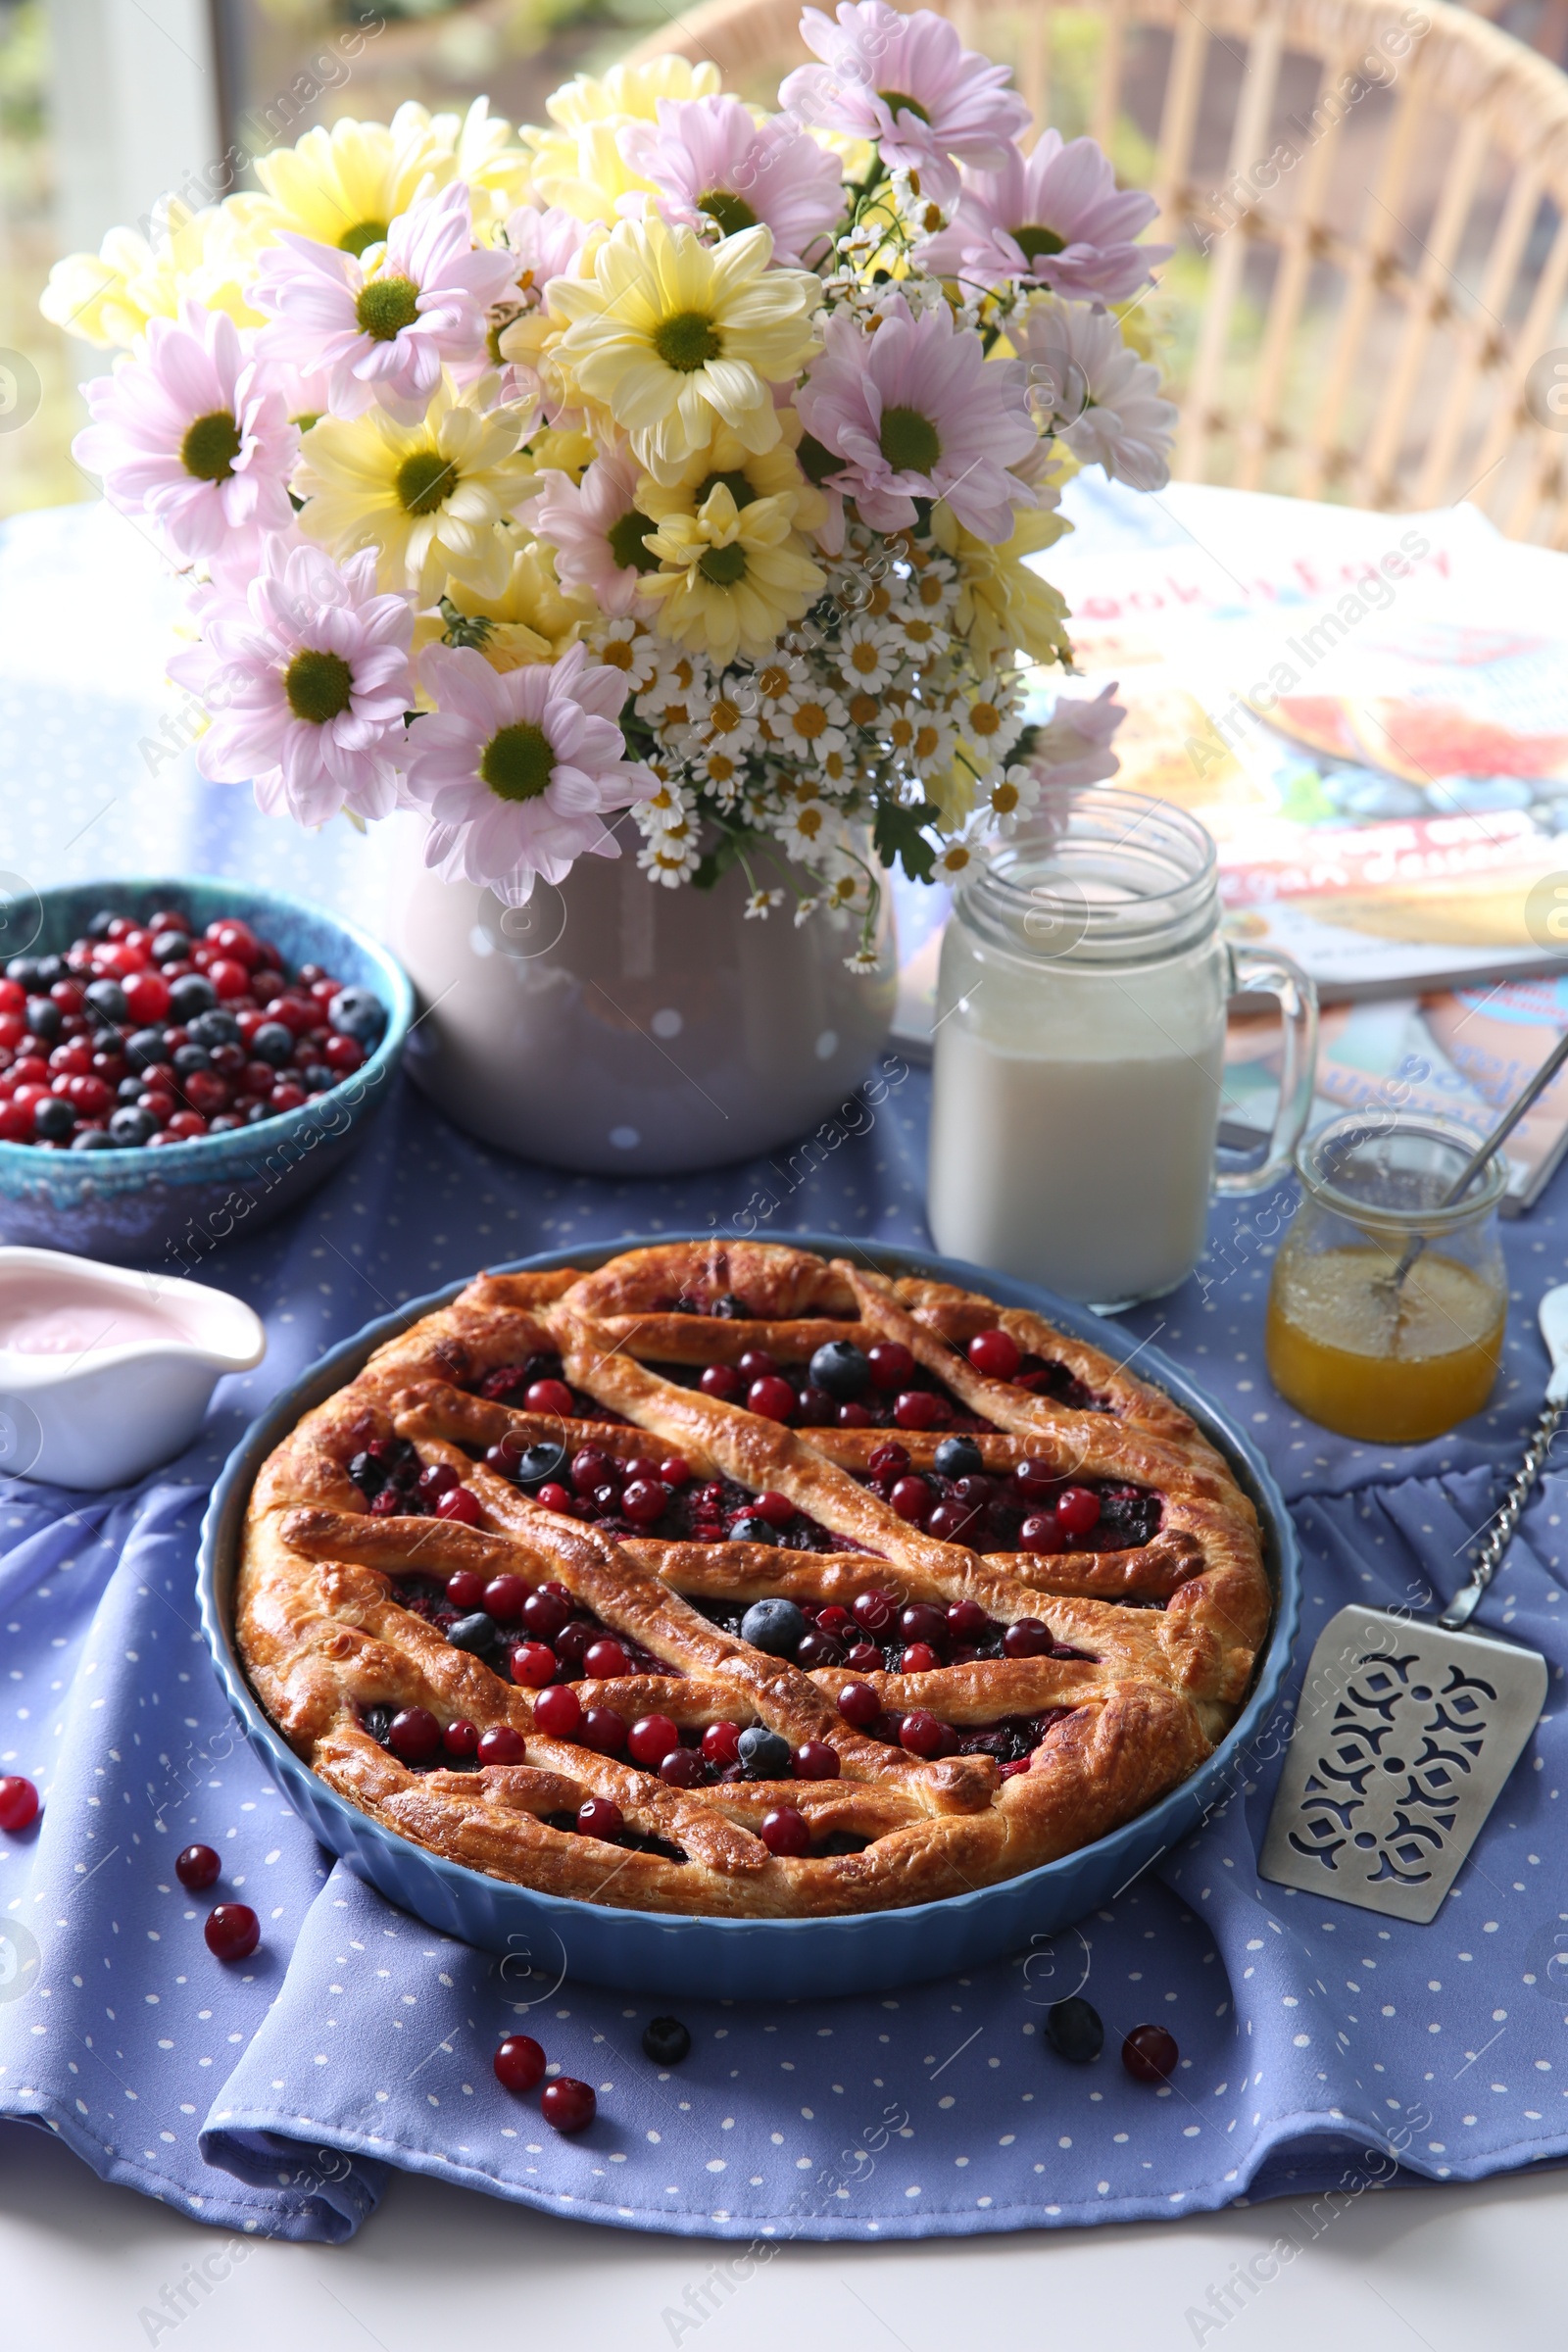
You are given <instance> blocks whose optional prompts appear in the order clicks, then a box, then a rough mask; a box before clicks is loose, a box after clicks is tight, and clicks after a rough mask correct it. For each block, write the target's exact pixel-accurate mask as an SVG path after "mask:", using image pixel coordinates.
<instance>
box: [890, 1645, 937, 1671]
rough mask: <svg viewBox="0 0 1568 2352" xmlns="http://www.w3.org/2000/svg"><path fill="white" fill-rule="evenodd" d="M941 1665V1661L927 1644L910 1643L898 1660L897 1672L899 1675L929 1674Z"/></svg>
mask: <svg viewBox="0 0 1568 2352" xmlns="http://www.w3.org/2000/svg"><path fill="white" fill-rule="evenodd" d="M941 1663H942V1660H941V1659H940V1658H939V1657H938V1656H937V1653H936V1651H935V1650H934V1649H933V1648H932V1646H931V1644H930V1642H910V1643H909V1646H908V1648H907V1650H906V1651H905V1652H904V1654H903V1656H902V1657H901V1658H900V1660H899V1672H900V1673H901V1674H931V1673H933V1672H934V1671H935V1669H936V1668H937V1667H938V1666H940V1665H941Z"/></svg>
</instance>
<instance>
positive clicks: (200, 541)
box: [44, 0, 1175, 969]
mask: <svg viewBox="0 0 1568 2352" xmlns="http://www.w3.org/2000/svg"><path fill="white" fill-rule="evenodd" d="M802 31H803V33H804V36H805V39H806V42H807V44H808V46H809V49H810V51H811V52H812V54H813V56H814V57H815V58H816V59H817V60H818V61H820V62H818V63H815V64H810V65H807V66H803V67H801V68H800V69H799V70H798V71H797V72H795V73H791V74H790V75H789V76H788V77H787V79H786V80H785V82H784V83H783V86H782V88H781V90H780V92H779V111H778V112H777V113H775V114H763V113H761V112H760V110H756V109H754V108H752V107H750V106H747V105H743V104H742V103H741V102H740V101H739V100H738V99H736V98H733V97H728V96H724V95H722V94H721V93H720V91H719V88H718V74H717V71H716V69H714V68H712V67H711V66H707V65H698V66H693V65H691V64H689V63H688V62H687V61H686V60H685V59H683V58H679V57H673V56H671V57H664V58H659V59H656V60H654V61H653V62H651V63H648V64H643V65H624V66H618V67H616V68H614V69H613V71H612V72H611V73H608V74H606V75H605V76H604V78H603V79H598V80H596V79H590V78H587V77H579V78H578V79H576V80H575V81H573V82H571V83H568V84H567V86H566V87H565V88H564V89H562V90H560V91H558V92H557V93H556V95H555V96H554V97H553V98H552V99H551V100H550V101H549V106H548V112H549V115H550V118H551V121H550V124H549V126H548V127H544V128H533V129H529V128H523V129H518V130H514V129H513V128H512V126H511V125H510V124H508V123H502V122H500V121H498V120H496V119H494V118H492V117H491V116H490V115H489V113H488V110H487V107H486V104H485V102H484V101H483V100H482V99H481V100H479V101H477V102H476V103H475V104H474V106H473V107H472V108H470V109H469V111H468V113H467V115H466V117H465V118H463V119H461V120H460V119H459V118H458V117H456V116H434V117H432V116H430V115H429V114H427V113H426V112H425V110H424V109H423V108H421V107H417V106H405V107H403V108H402V109H400V111H399V112H398V114H397V116H396V118H395V119H394V121H393V122H392V123H391V124H390V125H384V124H380V123H357V122H348V121H345V122H339V123H335V124H334V125H333V126H332V127H331V129H330V130H328V129H314V130H311V131H308V132H307V133H306V134H305V136H304V137H303V138H302V139H301V140H300V141H299V144H298V145H297V146H296V147H294V148H293V149H291V150H274V151H273V152H272V153H270V154H269V155H266V156H264V157H261V158H260V159H258V161H257V163H256V167H255V168H256V175H257V177H258V178H259V179H260V181H261V183H262V185H261V191H260V192H259V193H252V192H242V193H236V194H233V195H230V196H228V197H226V198H224V199H223V201H221V203H218V204H215V205H213V206H211V207H208V208H207V209H205V210H202V211H199V212H196V213H188V212H185V213H179V214H178V215H177V217H176V216H175V213H174V211H173V210H171V213H170V217H169V218H168V219H166V220H165V221H163V222H162V223H161V225H160V229H159V233H158V235H157V236H156V238H155V239H153V240H152V241H149V240H147V239H145V238H143V237H140V236H138V235H137V234H136V233H135V232H132V231H130V230H126V229H119V230H116V231H114V232H113V233H112V234H111V236H110V237H109V239H108V240H107V241H106V243H105V245H104V248H103V251H102V253H101V255H99V256H97V257H93V256H75V257H73V258H72V259H71V260H70V261H68V262H64V263H62V264H61V265H60V266H59V268H58V269H57V270H56V271H55V273H54V276H53V278H52V280H51V283H50V287H49V290H48V292H47V294H46V295H45V297H44V309H45V312H46V314H47V315H48V316H49V317H50V318H52V319H56V320H58V321H59V322H60V323H62V324H67V323H69V324H70V325H71V326H72V327H73V330H74V331H76V332H78V333H84V334H86V335H87V336H88V337H89V338H90V339H92V340H95V341H98V342H100V343H106V344H114V343H118V344H121V345H123V346H126V347H127V348H126V351H125V356H123V357H122V358H120V359H119V360H117V362H116V364H115V367H114V368H113V371H112V372H111V373H110V374H109V375H107V376H103V377H100V378H98V379H97V380H96V381H95V382H94V383H92V384H91V385H90V386H89V387H88V399H89V404H90V407H91V412H92V417H93V422H92V424H91V426H90V427H89V428H88V429H87V430H86V431H84V432H83V433H82V434H81V435H80V436H79V437H78V439H77V441H76V444H75V452H76V456H77V457H78V459H79V460H80V462H81V464H82V465H83V466H86V467H88V468H89V469H91V470H92V471H93V472H95V473H96V474H98V475H100V476H101V478H102V481H103V484H104V490H105V494H106V496H107V497H108V498H109V500H110V501H111V502H112V503H113V504H114V505H115V506H116V507H118V508H119V509H121V510H122V511H123V512H124V513H125V514H127V515H139V516H144V517H145V518H146V520H147V522H148V524H149V525H150V526H152V528H153V529H154V530H155V532H156V534H157V536H158V538H159V541H160V543H161V545H162V547H163V548H164V549H165V551H166V552H167V554H168V556H169V558H170V559H171V561H172V563H173V564H175V565H176V566H178V567H179V568H180V569H181V570H182V571H183V572H184V573H185V574H186V575H187V577H188V579H189V581H190V587H191V595H190V606H189V620H190V630H191V633H192V636H193V638H194V642H193V643H191V644H190V645H189V647H188V649H187V650H185V651H183V652H180V653H179V654H178V655H177V656H176V657H175V658H174V659H173V660H172V662H171V663H170V669H171V674H172V676H173V677H174V678H175V679H176V680H178V681H179V682H180V683H181V684H183V685H185V686H187V687H189V688H190V689H192V690H193V691H194V693H195V694H196V695H197V696H198V697H199V698H200V700H201V702H202V704H203V706H204V707H205V710H206V712H207V713H208V716H209V719H210V723H209V724H208V725H207V728H206V731H205V732H204V734H203V735H202V737H201V740H200V742H199V745H198V749H197V760H198V764H199V766H200V768H201V771H202V773H203V774H204V775H206V776H208V777H210V778H212V779H214V780H216V781H221V782H253V783H254V788H255V792H256V796H257V799H258V801H259V802H260V804H261V805H262V807H263V808H264V809H270V810H286V811H287V812H288V813H289V814H291V815H292V816H294V817H295V818H296V819H298V820H299V821H300V822H302V823H304V824H307V825H319V824H320V823H321V822H323V821H324V820H325V819H326V818H328V817H330V816H332V815H334V814H337V813H338V812H340V811H342V812H346V813H347V814H348V815H349V816H350V817H351V818H353V819H355V820H357V821H361V822H364V821H365V820H373V819H375V818H379V817H382V816H385V815H386V814H388V813H389V812H390V811H391V810H392V809H395V808H399V807H402V808H413V809H417V810H420V811H422V812H423V814H424V816H425V817H426V818H427V820H428V828H427V834H426V839H425V852H424V854H425V858H426V860H427V862H428V863H429V864H430V865H432V866H434V867H435V868H437V869H438V870H439V871H440V872H441V873H442V874H443V875H445V876H448V877H449V878H451V877H463V878H466V879H467V880H468V881H470V882H474V883H480V884H485V885H488V886H489V887H490V888H491V889H493V890H494V891H495V892H496V893H497V894H498V895H499V896H500V897H501V898H502V899H503V900H504V901H506V902H507V903H509V904H512V905H517V904H520V903H521V902H522V901H524V900H525V899H526V898H527V896H528V894H529V892H530V890H531V888H532V886H533V883H534V880H535V877H536V876H539V875H543V876H544V877H545V878H546V880H547V881H549V882H553V883H556V882H560V881H562V880H563V879H564V876H565V875H566V873H567V872H568V870H569V869H570V867H571V865H572V863H573V861H574V860H575V859H576V858H578V857H580V856H601V857H614V856H617V855H618V854H619V845H618V843H617V841H616V838H615V834H614V831H613V829H612V826H611V824H610V823H609V822H607V819H611V818H613V817H614V816H615V815H616V814H617V813H618V812H620V811H623V810H626V809H630V810H632V812H633V814H634V816H635V821H636V825H637V826H638V827H639V828H640V830H641V835H642V847H641V850H640V852H639V863H640V864H641V865H642V866H643V867H644V868H645V869H646V871H647V873H648V875H649V878H650V880H651V881H652V882H654V883H662V884H664V885H666V886H671V887H673V886H677V885H680V884H686V883H695V884H696V885H698V886H699V887H702V886H705V885H707V884H711V882H712V881H713V880H714V879H715V878H716V877H717V876H718V875H719V874H720V873H722V872H723V871H725V870H726V869H727V868H728V867H729V866H730V865H732V864H735V863H737V862H738V863H739V864H740V865H741V866H742V868H743V869H744V874H745V878H746V883H747V887H748V890H749V894H750V895H749V898H748V901H747V910H748V912H749V913H753V914H756V915H758V916H764V915H766V914H767V913H768V912H769V910H770V909H775V908H778V907H783V906H784V905H785V904H786V901H787V899H793V901H794V914H795V918H796V920H797V921H801V920H804V919H805V918H806V917H808V916H809V915H810V914H811V913H812V912H813V911H814V910H816V909H818V908H826V909H831V910H835V911H836V913H837V916H838V918H839V919H840V920H841V921H843V922H846V923H852V924H854V925H855V927H856V930H857V933H858V939H857V944H856V945H855V947H854V951H853V953H852V954H851V956H849V957H848V960H849V962H850V963H851V964H852V966H854V967H857V968H866V969H869V968H871V967H872V966H873V965H874V963H875V961H876V952H875V947H874V936H873V935H874V929H875V922H876V914H877V907H878V898H879V885H878V868H879V866H880V867H889V866H891V865H892V864H893V863H894V862H895V861H896V860H897V861H898V862H900V863H901V864H902V865H903V867H904V869H905V870H906V871H907V873H909V874H910V875H912V876H916V877H919V878H921V879H926V880H929V879H932V878H934V877H937V876H943V877H952V876H954V875H956V874H957V873H959V872H960V871H961V870H962V868H963V867H964V865H965V864H966V863H967V862H968V861H969V859H970V858H971V857H972V856H973V853H974V847H975V844H976V842H977V841H978V840H979V839H980V838H981V837H982V836H983V835H984V833H985V832H986V831H987V830H988V829H990V828H996V827H1000V828H1002V829H1003V830H1008V829H1010V828H1011V827H1013V826H1014V825H1016V824H1017V823H1018V821H1019V820H1020V819H1022V818H1024V817H1026V816H1027V815H1028V814H1029V812H1030V810H1031V809H1033V807H1034V806H1035V805H1036V803H1037V801H1038V798H1039V794H1040V791H1041V787H1042V784H1043V782H1045V781H1046V780H1048V779H1050V778H1053V777H1061V778H1065V779H1068V780H1073V781H1093V780H1096V779H1098V778H1101V777H1103V776H1107V775H1109V774H1111V773H1113V772H1114V769H1115V766H1116V761H1115V758H1114V755H1113V754H1112V753H1111V752H1110V750H1109V748H1108V747H1109V741H1110V737H1111V734H1112V732H1113V730H1114V727H1115V724H1116V721H1117V719H1118V718H1119V716H1120V712H1119V711H1118V710H1117V709H1116V706H1115V705H1114V704H1113V703H1111V702H1110V701H1109V700H1108V699H1107V698H1100V699H1098V700H1094V701H1090V700H1087V699H1082V698H1080V699H1078V700H1073V699H1071V698H1067V697H1062V698H1059V699H1056V700H1055V702H1054V711H1052V708H1051V705H1050V704H1049V703H1048V702H1044V701H1042V700H1041V699H1040V697H1039V694H1038V690H1036V692H1035V694H1034V695H1033V697H1032V698H1031V696H1030V693H1029V687H1028V673H1029V671H1030V669H1031V668H1033V667H1034V666H1035V665H1039V664H1055V663H1059V664H1062V665H1063V666H1066V665H1069V664H1070V661H1071V653H1070V647H1069V644H1068V639H1067V636H1066V632H1065V625H1064V624H1065V617H1066V615H1065V607H1064V605H1063V603H1062V600H1061V598H1060V597H1059V596H1058V595H1057V594H1056V593H1055V592H1054V590H1053V589H1052V587H1051V586H1050V584H1049V582H1048V581H1047V580H1045V579H1044V578H1043V577H1041V576H1040V573H1039V572H1038V571H1037V570H1036V569H1035V568H1033V566H1032V564H1031V561H1030V559H1031V558H1034V557H1037V556H1038V555H1039V554H1040V552H1041V551H1042V550H1044V549H1046V548H1048V547H1049V546H1050V545H1051V544H1052V542H1053V541H1054V539H1055V538H1056V537H1057V536H1058V534H1059V533H1060V532H1061V531H1062V530H1063V529H1064V528H1066V527H1067V526H1066V524H1065V522H1064V520H1063V518H1062V517H1061V516H1060V515H1059V514H1058V512H1057V508H1058V505H1059V498H1060V487H1061V484H1062V483H1063V482H1064V481H1065V480H1066V478H1067V477H1068V475H1069V474H1070V473H1071V472H1072V471H1073V470H1074V468H1075V467H1077V466H1082V465H1090V464H1093V465H1099V466H1103V468H1104V470H1105V471H1106V472H1107V473H1108V474H1111V475H1113V476H1114V477H1115V478H1117V479H1119V480H1121V481H1123V482H1127V483H1130V484H1132V485H1133V486H1135V487H1137V488H1141V489H1157V488H1159V487H1160V486H1161V485H1162V484H1163V483H1164V481H1165V479H1166V458H1167V452H1168V446H1169V438H1170V433H1171V428H1172V426H1173V424H1174V420H1175V411H1174V410H1173V409H1172V407H1171V406H1170V404H1169V403H1168V402H1167V401H1165V400H1163V399H1162V398H1161V397H1160V391H1159V377H1158V372H1157V369H1156V368H1154V367H1153V366H1152V364H1151V362H1150V361H1149V359H1148V356H1147V350H1146V349H1145V347H1144V346H1143V345H1142V343H1141V341H1140V331H1139V325H1138V321H1137V303H1138V298H1139V297H1140V296H1141V294H1142V292H1143V290H1144V289H1145V288H1146V287H1147V286H1148V285H1149V283H1150V281H1151V270H1152V267H1153V266H1154V265H1156V264H1157V263H1159V262H1160V261H1162V260H1164V259H1165V258H1166V257H1167V255H1168V252H1169V250H1170V249H1169V248H1168V247H1156V246H1151V245H1147V244H1140V243H1138V242H1136V240H1137V238H1138V236H1139V233H1140V231H1141V230H1143V229H1144V228H1146V227H1147V226H1148V224H1149V222H1150V221H1151V219H1152V214H1153V211H1154V207H1153V204H1152V201H1151V200H1150V199H1149V198H1147V197H1145V196H1143V195H1140V194H1137V193H1131V192H1126V191H1123V190H1120V189H1118V187H1117V186H1116V183H1115V178H1114V175H1113V173H1112V171H1111V168H1110V165H1109V163H1108V161H1107V160H1106V158H1105V156H1104V155H1103V153H1102V151H1101V150H1100V149H1099V148H1098V147H1097V146H1096V145H1095V143H1094V142H1093V141H1092V140H1090V139H1087V138H1080V139H1074V140H1072V141H1071V142H1069V143H1066V144H1064V143H1063V142H1062V140H1061V139H1060V137H1059V136H1058V135H1057V134H1056V133H1055V132H1054V131H1052V130H1048V131H1046V132H1045V133H1044V134H1043V136H1041V138H1040V139H1039V140H1038V142H1037V143H1036V145H1035V146H1034V147H1033V149H1032V151H1031V152H1030V153H1028V154H1027V155H1026V154H1025V153H1024V151H1023V149H1022V148H1021V147H1020V145H1019V144H1018V139H1019V136H1020V134H1021V133H1022V132H1023V131H1024V129H1025V127H1026V124H1027V110H1026V108H1025V106H1024V104H1023V102H1022V100H1021V99H1020V98H1019V97H1018V96H1017V95H1016V93H1015V92H1013V91H1012V90H1011V89H1009V88H1008V86H1007V82H1008V74H1007V71H1006V69H1005V67H1001V66H997V65H992V64H990V63H988V62H987V61H986V60H985V59H984V58H982V57H980V56H978V55H976V54H975V53H973V52H972V51H969V50H966V49H964V48H962V47H961V45H960V42H959V39H958V36H957V34H956V31H955V30H954V28H953V26H952V25H950V24H949V23H948V22H947V21H946V20H945V19H943V18H940V17H937V16H935V15H932V14H930V13H929V12H927V11H925V10H920V11H917V12H916V13H914V14H913V15H909V16H903V15H900V14H898V13H897V12H896V11H895V10H893V9H892V8H889V7H887V6H886V5H885V4H884V0H843V4H842V5H841V6H840V7H839V9H838V13H837V20H836V21H833V20H830V19H829V18H827V17H825V16H823V15H821V14H819V13H818V12H817V11H816V10H814V9H808V10H807V11H806V14H805V16H804V18H803V20H802ZM1031 712H1037V713H1038V714H1039V715H1038V716H1037V717H1035V719H1034V723H1030V722H1031ZM802 875H804V876H805V882H804V884H803V882H802V880H801V876H802Z"/></svg>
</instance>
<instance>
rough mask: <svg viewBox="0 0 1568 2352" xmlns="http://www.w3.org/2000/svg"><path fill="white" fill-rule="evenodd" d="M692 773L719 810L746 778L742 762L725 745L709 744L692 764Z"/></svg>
mask: <svg viewBox="0 0 1568 2352" xmlns="http://www.w3.org/2000/svg"><path fill="white" fill-rule="evenodd" d="M692 773H693V775H694V776H696V777H698V778H699V780H700V781H701V782H702V783H704V784H706V785H707V786H708V788H709V789H710V791H711V793H712V795H713V798H714V800H716V801H717V803H718V805H719V807H720V808H721V809H727V808H728V807H729V806H730V803H731V802H732V801H733V800H734V798H735V795H736V793H737V792H739V790H740V788H741V785H742V783H743V782H744V780H745V776H746V767H745V762H744V761H743V760H737V759H736V757H735V755H734V753H733V752H732V751H731V750H730V749H729V747H728V745H727V744H722V743H711V744H710V745H709V746H708V748H707V750H706V751H703V752H700V753H699V754H698V755H697V758H696V759H695V760H693V762H692Z"/></svg>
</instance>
